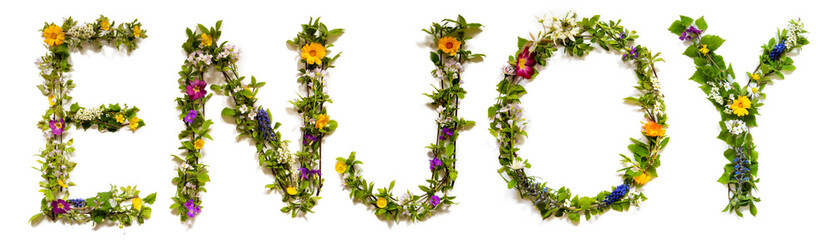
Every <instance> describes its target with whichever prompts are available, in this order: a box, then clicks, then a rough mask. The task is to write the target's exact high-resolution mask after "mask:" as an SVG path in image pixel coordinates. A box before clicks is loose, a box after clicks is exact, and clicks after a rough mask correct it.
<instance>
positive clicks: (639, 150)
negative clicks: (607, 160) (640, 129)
mask: <svg viewBox="0 0 836 240" xmlns="http://www.w3.org/2000/svg"><path fill="white" fill-rule="evenodd" d="M627 148H629V149H630V151H632V152H633V153H635V154H638V155H639V156H642V157H647V156H648V155H649V154H650V153H649V152H647V148H643V147H641V146H639V145H636V144H630V145H628V146H627Z"/></svg>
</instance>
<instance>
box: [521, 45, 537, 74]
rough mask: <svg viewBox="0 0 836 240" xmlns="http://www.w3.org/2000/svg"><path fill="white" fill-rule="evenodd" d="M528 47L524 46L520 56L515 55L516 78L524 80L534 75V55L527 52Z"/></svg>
mask: <svg viewBox="0 0 836 240" xmlns="http://www.w3.org/2000/svg"><path fill="white" fill-rule="evenodd" d="M528 47H529V46H525V48H523V50H522V51H521V52H520V54H519V55H517V76H520V77H522V78H525V79H531V76H532V75H534V64H536V63H537V61H535V60H534V55H536V53H533V52H529V51H528Z"/></svg>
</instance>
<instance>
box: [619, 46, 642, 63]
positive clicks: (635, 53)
mask: <svg viewBox="0 0 836 240" xmlns="http://www.w3.org/2000/svg"><path fill="white" fill-rule="evenodd" d="M638 57H639V52H638V51H636V47H631V48H630V52H629V53H625V54H624V55H623V56H621V60H624V61H627V58H630V59H636V58H638Z"/></svg>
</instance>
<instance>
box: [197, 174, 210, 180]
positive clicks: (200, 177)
mask: <svg viewBox="0 0 836 240" xmlns="http://www.w3.org/2000/svg"><path fill="white" fill-rule="evenodd" d="M197 181H199V182H202V183H204V182H208V181H209V174H208V173H206V172H202V173H200V174H198V175H197Z"/></svg>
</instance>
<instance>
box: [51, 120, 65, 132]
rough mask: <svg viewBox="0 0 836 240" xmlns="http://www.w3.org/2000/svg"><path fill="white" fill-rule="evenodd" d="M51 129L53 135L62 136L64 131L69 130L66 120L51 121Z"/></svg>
mask: <svg viewBox="0 0 836 240" xmlns="http://www.w3.org/2000/svg"><path fill="white" fill-rule="evenodd" d="M49 128H50V129H52V134H55V135H61V133H64V129H67V124H66V123H65V122H64V119H63V118H62V119H58V120H49Z"/></svg>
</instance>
